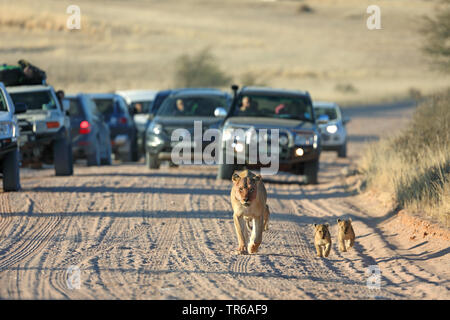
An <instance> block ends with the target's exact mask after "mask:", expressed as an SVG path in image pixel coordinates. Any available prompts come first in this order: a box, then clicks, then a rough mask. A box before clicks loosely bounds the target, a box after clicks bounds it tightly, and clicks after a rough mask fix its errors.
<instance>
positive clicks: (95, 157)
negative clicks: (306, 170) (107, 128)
mask: <svg viewBox="0 0 450 320" xmlns="http://www.w3.org/2000/svg"><path fill="white" fill-rule="evenodd" d="M99 145H100V144H97V147H96V148H95V152H94V153H92V154H89V155H88V156H87V165H88V167H93V166H99V165H100V163H101V157H100V150H99V148H98V146H99Z"/></svg>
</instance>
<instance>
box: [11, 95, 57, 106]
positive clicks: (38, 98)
mask: <svg viewBox="0 0 450 320" xmlns="http://www.w3.org/2000/svg"><path fill="white" fill-rule="evenodd" d="M10 96H11V99H12V100H13V102H14V104H16V103H19V102H22V103H25V104H26V105H27V110H54V109H56V102H55V100H54V99H53V95H52V94H51V93H50V91H48V90H45V91H31V92H17V93H11V94H10Z"/></svg>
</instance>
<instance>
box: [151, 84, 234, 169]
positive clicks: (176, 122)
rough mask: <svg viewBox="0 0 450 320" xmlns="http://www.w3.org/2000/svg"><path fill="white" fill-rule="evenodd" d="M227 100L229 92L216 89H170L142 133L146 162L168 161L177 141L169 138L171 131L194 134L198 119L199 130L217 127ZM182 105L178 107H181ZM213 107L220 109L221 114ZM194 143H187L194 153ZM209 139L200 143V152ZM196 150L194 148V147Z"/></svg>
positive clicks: (229, 98) (158, 162)
mask: <svg viewBox="0 0 450 320" xmlns="http://www.w3.org/2000/svg"><path fill="white" fill-rule="evenodd" d="M230 103H231V96H230V94H229V93H226V92H223V91H220V90H217V89H201V88H198V89H177V90H174V91H172V92H171V93H170V94H169V96H168V97H166V98H165V99H164V102H163V103H162V104H161V106H160V107H159V109H158V111H157V113H156V116H155V118H154V119H153V121H152V122H151V123H150V125H149V126H148V128H147V132H146V164H147V166H148V167H149V168H150V169H158V168H159V167H160V165H161V162H162V161H169V165H171V166H173V165H174V163H173V162H172V161H171V154H172V148H173V146H174V144H177V143H178V142H172V141H171V135H172V132H173V131H174V130H176V129H186V130H187V131H189V133H190V136H191V137H194V122H195V121H201V122H202V132H205V131H206V130H207V129H212V128H215V129H218V128H219V127H220V125H221V123H222V121H223V119H224V116H225V115H226V110H228V108H229V106H230ZM181 105H182V108H181ZM217 110H223V112H222V113H221V114H218V113H217ZM195 143H196V141H192V142H190V145H189V146H187V147H188V148H189V149H190V150H191V151H192V152H191V154H192V155H193V156H195V149H196V148H195ZM210 143H211V142H202V147H201V148H200V150H201V151H203V150H204V148H205V147H206V146H207V145H208V144H210ZM197 149H198V148H197Z"/></svg>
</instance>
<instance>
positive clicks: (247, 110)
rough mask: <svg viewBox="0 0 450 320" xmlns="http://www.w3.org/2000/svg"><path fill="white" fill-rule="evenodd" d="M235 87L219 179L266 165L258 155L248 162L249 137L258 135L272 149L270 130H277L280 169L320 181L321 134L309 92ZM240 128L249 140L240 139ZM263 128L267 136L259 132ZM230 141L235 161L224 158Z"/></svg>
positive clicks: (309, 179)
mask: <svg viewBox="0 0 450 320" xmlns="http://www.w3.org/2000/svg"><path fill="white" fill-rule="evenodd" d="M232 89H233V91H234V98H233V103H232V105H231V108H230V110H229V112H228V114H227V116H226V120H225V122H224V124H223V128H222V135H221V140H222V141H221V148H222V149H221V154H222V155H221V158H222V159H221V160H222V161H221V163H219V166H218V172H217V178H218V179H231V176H232V174H233V172H234V171H235V170H236V169H242V168H243V167H246V168H249V169H257V168H261V167H264V166H267V165H263V164H262V162H261V161H260V158H259V155H258V159H256V161H254V162H253V161H249V152H248V149H249V147H248V146H249V140H250V138H256V141H264V143H265V145H266V146H270V148H271V138H270V137H269V135H268V134H267V133H271V130H273V129H277V130H278V134H279V149H278V150H279V151H278V160H279V170H280V171H287V172H292V173H295V174H299V175H304V176H305V180H306V183H310V184H315V183H317V175H318V171H319V157H320V151H321V149H320V136H319V131H318V128H317V124H316V118H315V114H314V109H313V106H312V101H311V97H310V95H309V93H308V92H304V91H294V90H282V89H272V88H262V87H243V88H242V89H241V90H238V89H239V88H238V86H232ZM237 129H242V130H243V131H245V132H246V135H245V138H243V139H244V140H246V141H238V140H239V137H238V136H235V135H234V134H233V132H235V130H237ZM262 129H264V131H262V132H263V133H264V132H265V133H264V136H263V135H262V134H260V131H261V130H262ZM252 136H253V137H252ZM270 136H271V135H270ZM230 139H231V140H233V141H229V140H230ZM261 139H262V140H261ZM241 140H242V139H241ZM230 142H231V143H232V144H231V146H233V148H234V150H231V151H228V152H232V153H233V154H234V155H233V157H234V160H235V161H234V163H226V162H228V161H225V160H226V158H227V157H229V156H227V150H229V149H228V148H226V145H227V143H230ZM258 143H259V142H258ZM260 147H261V145H259V146H258V148H260ZM267 148H269V147H267ZM239 154H241V155H240V156H241V157H243V158H244V161H243V162H244V163H243V164H238V163H239V162H238V161H237V158H238V157H239Z"/></svg>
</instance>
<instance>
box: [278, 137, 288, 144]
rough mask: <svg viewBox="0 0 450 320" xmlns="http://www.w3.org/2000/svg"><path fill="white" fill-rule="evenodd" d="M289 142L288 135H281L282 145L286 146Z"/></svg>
mask: <svg viewBox="0 0 450 320" xmlns="http://www.w3.org/2000/svg"><path fill="white" fill-rule="evenodd" d="M288 143H289V139H288V137H286V136H281V137H280V144H281V145H282V146H285V145H287V144H288Z"/></svg>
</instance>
